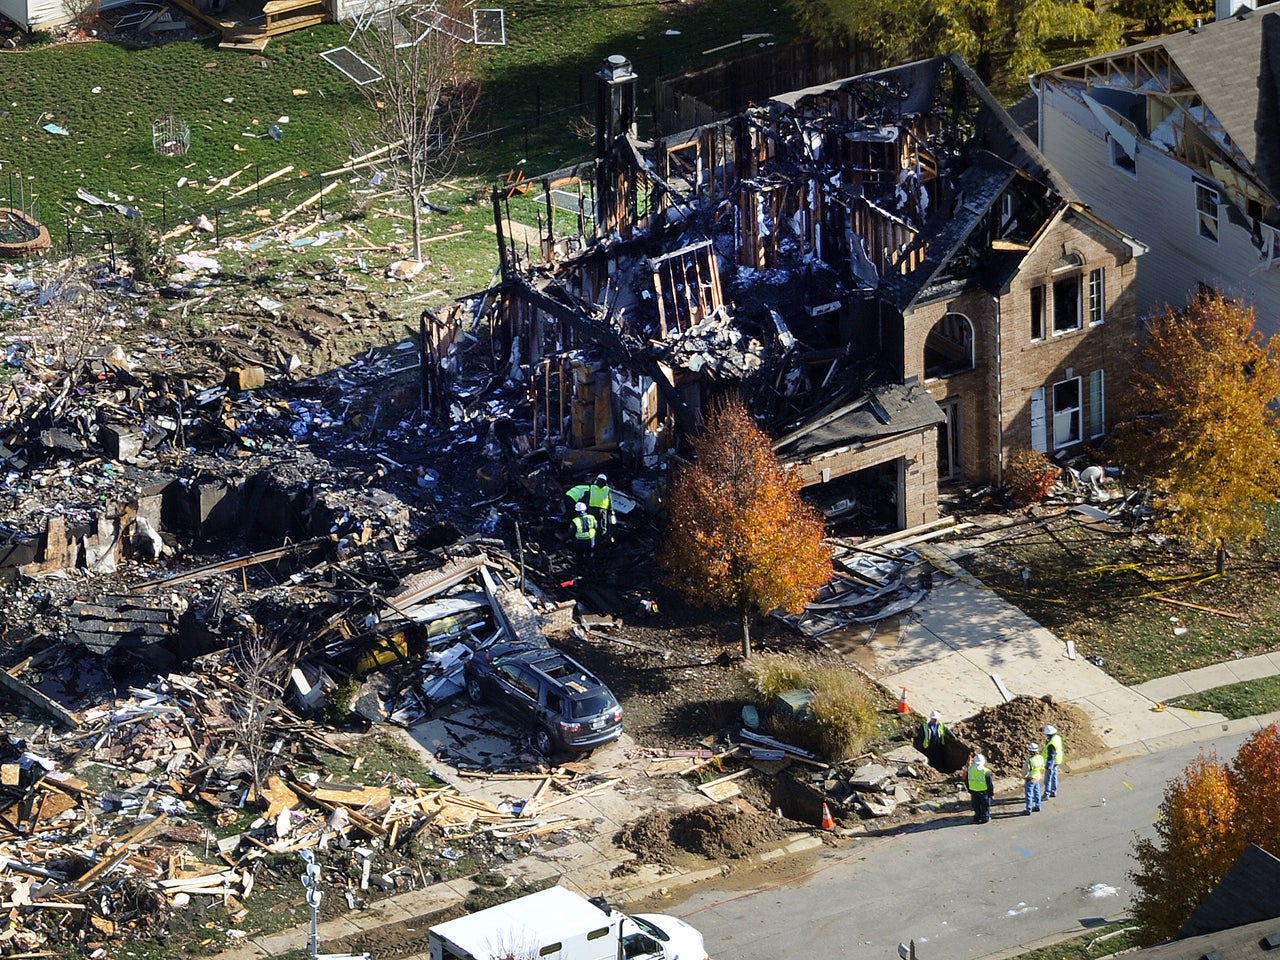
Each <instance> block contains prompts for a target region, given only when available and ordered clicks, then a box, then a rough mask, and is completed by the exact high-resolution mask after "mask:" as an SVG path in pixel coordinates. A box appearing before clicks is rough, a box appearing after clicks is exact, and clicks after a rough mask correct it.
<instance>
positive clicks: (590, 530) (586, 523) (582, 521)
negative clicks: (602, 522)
mask: <svg viewBox="0 0 1280 960" xmlns="http://www.w3.org/2000/svg"><path fill="white" fill-rule="evenodd" d="M573 535H574V536H575V537H576V538H577V539H579V540H594V539H595V538H596V518H595V517H593V516H591V515H590V514H585V513H584V514H579V515H578V516H576V517H574V518H573Z"/></svg>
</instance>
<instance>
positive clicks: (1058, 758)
mask: <svg viewBox="0 0 1280 960" xmlns="http://www.w3.org/2000/svg"><path fill="white" fill-rule="evenodd" d="M1048 752H1049V753H1052V754H1053V762H1054V763H1056V764H1057V765H1058V766H1062V761H1063V760H1064V759H1065V756H1064V754H1063V752H1062V734H1060V733H1055V734H1054V735H1053V736H1052V737H1050V738H1049V746H1048Z"/></svg>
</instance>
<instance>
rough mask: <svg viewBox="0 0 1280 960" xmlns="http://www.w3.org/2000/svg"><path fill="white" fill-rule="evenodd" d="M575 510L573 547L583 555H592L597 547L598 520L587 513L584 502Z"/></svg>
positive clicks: (579, 502)
mask: <svg viewBox="0 0 1280 960" xmlns="http://www.w3.org/2000/svg"><path fill="white" fill-rule="evenodd" d="M573 509H574V515H573V523H572V527H573V545H574V547H576V548H577V549H578V550H579V551H580V552H582V553H587V554H589V553H592V552H593V551H594V550H595V547H596V518H595V517H593V516H592V515H591V514H590V513H588V512H587V505H586V504H585V503H583V502H582V501H578V503H577V505H576V506H575V507H574V508H573Z"/></svg>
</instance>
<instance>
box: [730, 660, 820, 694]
mask: <svg viewBox="0 0 1280 960" xmlns="http://www.w3.org/2000/svg"><path fill="white" fill-rule="evenodd" d="M743 668H744V669H745V670H746V674H747V682H748V683H750V684H751V687H752V689H753V690H755V691H756V693H758V694H760V699H761V700H763V701H765V702H768V701H771V700H773V699H774V697H776V696H777V695H778V694H780V693H786V692H787V691H788V690H801V689H810V686H809V682H808V671H807V670H806V668H805V665H804V664H803V663H801V661H799V660H797V659H796V658H795V657H787V656H783V655H782V654H773V653H771V654H765V655H764V656H761V657H757V658H755V659H752V660H748V661H747V662H746V663H745V664H744V665H743Z"/></svg>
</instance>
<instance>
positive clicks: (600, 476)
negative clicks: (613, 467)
mask: <svg viewBox="0 0 1280 960" xmlns="http://www.w3.org/2000/svg"><path fill="white" fill-rule="evenodd" d="M596 479H597V480H599V481H600V482H601V483H608V482H609V478H608V477H606V476H605V475H604V474H603V473H597V474H596Z"/></svg>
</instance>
